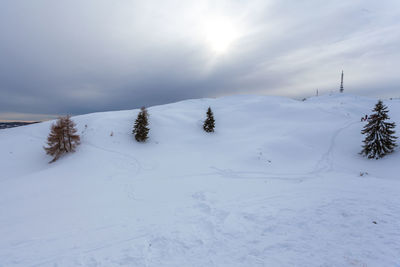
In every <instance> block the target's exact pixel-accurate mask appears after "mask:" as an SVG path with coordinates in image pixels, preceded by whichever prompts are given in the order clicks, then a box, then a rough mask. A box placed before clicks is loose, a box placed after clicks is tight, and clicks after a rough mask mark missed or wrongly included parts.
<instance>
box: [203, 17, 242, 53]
mask: <svg viewBox="0 0 400 267" xmlns="http://www.w3.org/2000/svg"><path fill="white" fill-rule="evenodd" d="M204 33H205V37H206V41H207V43H208V44H209V46H210V48H211V49H212V50H213V51H214V52H215V53H216V54H223V53H226V52H227V51H228V49H229V47H230V46H231V45H232V43H233V42H234V41H235V40H236V39H238V37H239V32H238V29H237V28H235V25H234V24H233V23H232V22H231V21H229V20H228V19H226V18H223V17H219V18H213V19H207V20H206V23H205V25H204Z"/></svg>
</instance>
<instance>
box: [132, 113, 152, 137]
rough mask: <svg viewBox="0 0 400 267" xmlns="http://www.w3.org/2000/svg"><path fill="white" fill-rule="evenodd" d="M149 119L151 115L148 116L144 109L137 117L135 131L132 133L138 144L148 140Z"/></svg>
mask: <svg viewBox="0 0 400 267" xmlns="http://www.w3.org/2000/svg"><path fill="white" fill-rule="evenodd" d="M148 117H149V114H148V112H147V110H146V108H145V107H142V108H141V109H140V112H139V114H138V116H137V119H136V121H135V125H134V126H133V131H132V133H133V134H134V135H135V139H136V141H138V142H146V140H147V138H148V137H147V135H148V133H149V130H150V129H149V128H148V127H147V126H148V125H149V119H148Z"/></svg>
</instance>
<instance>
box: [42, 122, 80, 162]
mask: <svg viewBox="0 0 400 267" xmlns="http://www.w3.org/2000/svg"><path fill="white" fill-rule="evenodd" d="M75 126H76V125H75V123H74V122H73V121H72V120H71V117H70V116H69V115H68V116H65V117H60V118H58V120H57V121H56V123H55V124H53V125H51V131H50V134H49V136H48V137H47V145H48V146H47V147H44V149H45V151H46V153H47V154H48V155H51V156H53V157H54V158H53V160H51V161H50V163H52V162H54V161H56V160H57V159H59V157H60V156H61V155H62V154H64V153H68V152H75V148H76V147H77V146H78V145H79V144H80V137H79V135H77V134H76V132H77V130H76V128H75Z"/></svg>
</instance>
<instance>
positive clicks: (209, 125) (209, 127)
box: [203, 107, 215, 133]
mask: <svg viewBox="0 0 400 267" xmlns="http://www.w3.org/2000/svg"><path fill="white" fill-rule="evenodd" d="M214 128H215V120H214V115H213V112H212V111H211V108H210V107H208V110H207V119H206V120H205V121H204V124H203V129H204V131H206V132H207V133H211V132H214Z"/></svg>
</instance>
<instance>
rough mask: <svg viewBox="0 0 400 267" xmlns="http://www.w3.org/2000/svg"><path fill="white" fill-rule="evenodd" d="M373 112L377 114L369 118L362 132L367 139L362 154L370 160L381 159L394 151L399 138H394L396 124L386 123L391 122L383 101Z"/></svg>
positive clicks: (379, 102)
mask: <svg viewBox="0 0 400 267" xmlns="http://www.w3.org/2000/svg"><path fill="white" fill-rule="evenodd" d="M373 111H374V112H375V113H373V114H372V115H371V116H370V117H369V120H368V123H367V124H366V125H365V126H364V129H363V130H362V131H361V133H362V134H365V135H366V137H365V139H364V141H363V142H364V145H363V150H362V151H361V152H360V154H361V155H363V156H365V157H368V158H375V159H379V158H382V157H384V156H385V155H387V154H389V153H392V152H393V151H394V148H395V147H396V146H397V145H396V143H395V140H396V139H397V137H396V136H394V133H395V131H394V130H393V129H394V128H395V123H394V122H385V121H386V120H389V116H388V115H387V113H388V110H387V107H386V106H385V105H383V103H382V101H381V100H379V101H378V103H377V104H376V105H375V108H374V109H373Z"/></svg>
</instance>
